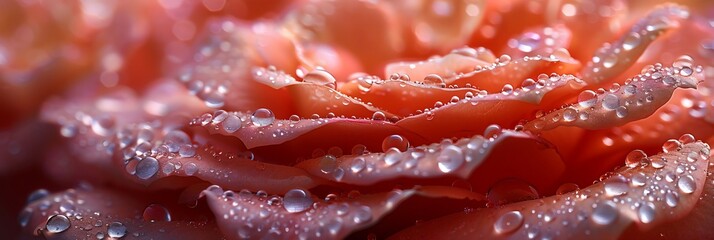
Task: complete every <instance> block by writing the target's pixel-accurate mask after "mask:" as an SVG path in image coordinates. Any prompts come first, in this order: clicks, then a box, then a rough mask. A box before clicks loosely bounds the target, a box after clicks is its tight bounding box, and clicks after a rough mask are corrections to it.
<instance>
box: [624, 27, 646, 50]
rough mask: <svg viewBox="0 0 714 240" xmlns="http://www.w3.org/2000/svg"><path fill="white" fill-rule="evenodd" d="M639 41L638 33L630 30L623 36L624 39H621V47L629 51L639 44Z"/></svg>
mask: <svg viewBox="0 0 714 240" xmlns="http://www.w3.org/2000/svg"><path fill="white" fill-rule="evenodd" d="M641 41H642V38H640V34H638V33H636V32H632V33H630V34H628V35H627V36H626V37H625V40H623V42H622V49H624V50H625V51H630V50H632V49H634V48H636V47H637V46H638V45H640V42H641Z"/></svg>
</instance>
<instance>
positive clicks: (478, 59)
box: [340, 47, 495, 89]
mask: <svg viewBox="0 0 714 240" xmlns="http://www.w3.org/2000/svg"><path fill="white" fill-rule="evenodd" d="M493 60H495V59H493V54H492V53H491V52H490V51H488V50H486V49H484V48H478V49H473V48H469V47H464V48H459V49H454V50H452V51H451V53H449V54H447V55H445V56H435V57H431V58H429V59H428V60H425V61H417V62H395V63H390V64H389V65H387V66H386V67H385V70H384V73H385V75H384V76H385V78H386V79H390V80H397V79H402V80H407V81H413V82H419V83H425V84H430V85H439V84H442V83H443V79H446V78H448V77H453V76H456V75H458V74H460V73H468V72H471V71H473V70H474V68H475V67H485V66H488V65H491V62H493ZM394 74H399V75H394ZM429 74H436V75H438V76H440V77H441V80H442V81H435V80H434V79H427V78H426V76H427V75H429ZM403 75H406V78H407V79H403V78H405V76H403ZM392 76H396V77H397V78H396V79H392ZM436 80H439V79H436ZM340 89H342V88H340Z"/></svg>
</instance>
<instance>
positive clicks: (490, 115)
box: [396, 75, 584, 142]
mask: <svg viewBox="0 0 714 240" xmlns="http://www.w3.org/2000/svg"><path fill="white" fill-rule="evenodd" d="M583 86H584V83H583V82H582V81H581V80H579V79H577V78H575V77H573V76H570V75H562V76H559V75H551V76H549V77H548V76H546V78H545V79H540V80H539V81H538V82H531V84H529V85H525V86H522V87H521V88H516V89H509V90H508V91H503V92H501V93H497V94H489V95H479V96H477V97H473V98H470V99H464V100H461V101H459V102H456V103H451V104H446V105H445V106H443V107H440V108H436V109H433V110H429V111H426V112H425V113H422V114H419V115H415V116H412V117H407V118H405V119H402V120H400V121H399V122H397V123H396V124H397V125H398V126H400V127H403V128H405V129H407V130H409V131H413V132H417V133H419V134H421V135H423V136H424V137H426V138H427V139H428V140H430V141H431V142H438V141H440V140H441V139H443V138H450V137H457V138H459V137H470V136H473V135H475V134H480V133H482V132H483V131H484V130H485V129H486V127H487V126H488V125H490V124H499V125H500V126H502V127H503V128H506V129H510V128H513V127H515V126H516V125H517V124H518V123H519V121H520V120H522V119H527V118H528V117H529V116H532V114H534V113H535V112H536V111H537V110H538V109H540V108H542V107H544V106H541V105H539V104H543V103H542V102H541V100H543V101H544V102H547V103H548V104H557V105H553V106H551V107H555V106H559V105H560V104H561V103H560V102H558V101H553V99H561V98H563V97H564V96H567V95H569V94H572V92H574V91H575V90H576V89H580V88H582V87H583ZM545 108H547V107H545ZM458 119H468V121H466V122H464V121H459V120H458Z"/></svg>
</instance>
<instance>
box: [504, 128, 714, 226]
mask: <svg viewBox="0 0 714 240" xmlns="http://www.w3.org/2000/svg"><path fill="white" fill-rule="evenodd" d="M662 149H663V153H661V154H658V155H654V156H651V157H648V156H647V155H646V154H645V153H644V152H642V151H640V150H635V151H633V152H632V153H630V154H629V155H628V156H627V158H626V160H625V162H626V166H627V168H624V169H621V170H620V171H618V172H617V173H610V174H607V176H606V177H605V178H604V179H603V182H601V183H599V184H596V185H593V186H591V187H588V188H586V189H578V188H577V185H574V184H567V185H564V186H561V188H562V189H563V190H560V188H559V190H558V191H559V193H558V194H559V195H560V196H559V197H558V198H554V199H552V201H551V200H550V199H544V201H543V202H545V203H546V204H545V205H538V206H535V207H534V208H532V209H530V210H510V211H502V213H501V215H500V216H499V217H498V218H497V219H496V221H495V222H494V225H493V230H494V232H495V233H496V234H517V235H514V236H522V237H527V238H529V239H534V238H541V237H557V236H563V237H568V236H570V235H562V234H572V233H577V234H585V235H588V234H591V233H593V232H592V231H595V229H597V228H595V227H591V228H590V229H592V230H586V231H585V232H582V231H567V229H568V228H570V227H572V228H576V227H579V226H583V224H584V223H585V224H590V225H594V226H599V228H602V227H605V228H607V227H608V226H616V224H615V223H616V222H618V221H621V220H620V219H622V218H625V219H629V220H631V221H634V222H638V223H640V224H649V223H652V222H653V221H655V220H656V219H658V218H665V216H662V215H661V214H675V213H674V210H676V209H677V207H678V206H679V204H680V202H681V201H682V200H681V198H683V197H687V196H688V195H690V194H692V193H694V192H695V191H696V189H697V184H696V181H695V180H694V177H693V175H694V174H695V172H697V171H702V169H698V166H701V164H699V165H698V163H700V162H701V161H703V160H705V159H707V158H709V156H710V148H709V146H708V145H706V144H702V143H701V142H695V139H694V137H693V136H692V135H689V134H685V135H683V136H682V137H680V138H679V139H678V140H675V139H672V140H669V141H667V142H666V143H665V144H664V145H663V146H662ZM644 172H651V173H650V174H645V173H644ZM551 198H553V197H551ZM586 221H589V222H586ZM586 226H587V225H586ZM571 237H572V236H571Z"/></svg>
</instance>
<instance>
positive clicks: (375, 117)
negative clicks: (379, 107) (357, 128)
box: [372, 111, 387, 121]
mask: <svg viewBox="0 0 714 240" xmlns="http://www.w3.org/2000/svg"><path fill="white" fill-rule="evenodd" d="M372 120H374V121H385V120H387V116H385V115H384V113H383V112H380V111H376V112H374V114H372Z"/></svg>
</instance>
